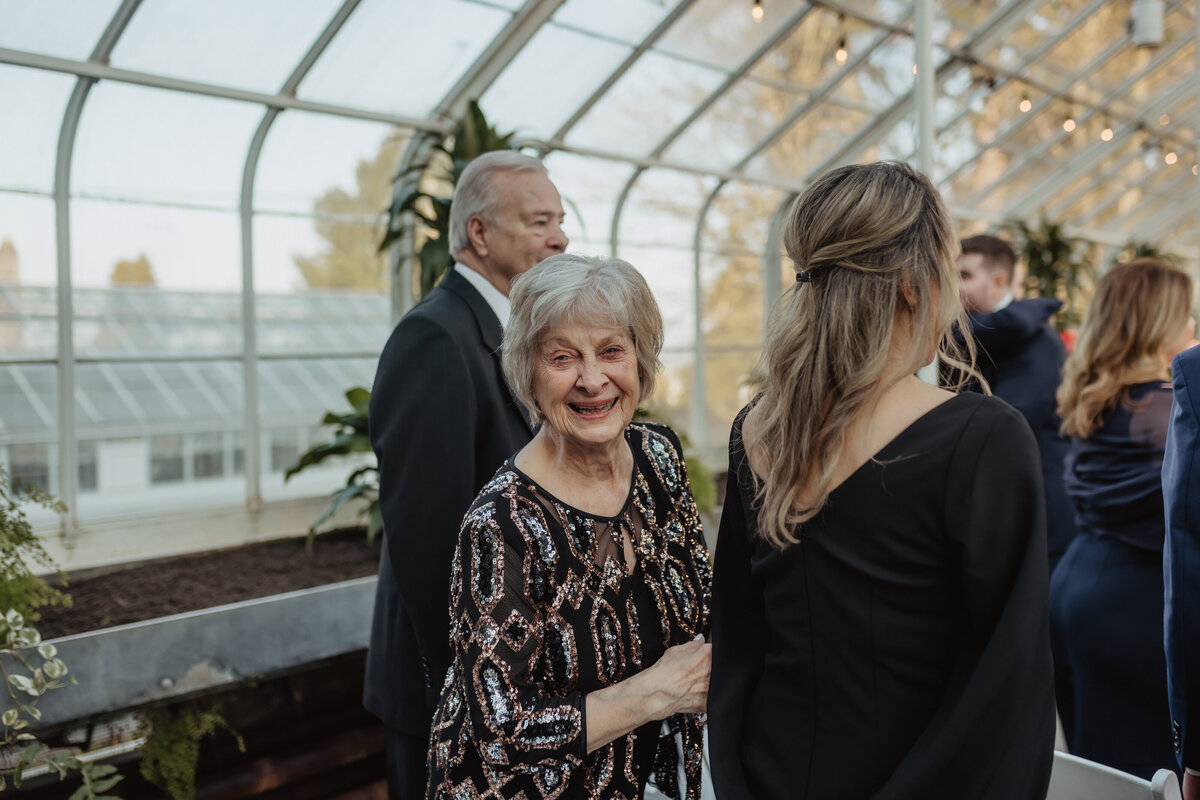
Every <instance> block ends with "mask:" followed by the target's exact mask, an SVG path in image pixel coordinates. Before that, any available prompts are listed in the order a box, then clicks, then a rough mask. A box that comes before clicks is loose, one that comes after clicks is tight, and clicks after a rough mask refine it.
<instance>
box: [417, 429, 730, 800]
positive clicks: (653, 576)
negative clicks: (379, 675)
mask: <svg viewBox="0 0 1200 800" xmlns="http://www.w3.org/2000/svg"><path fill="white" fill-rule="evenodd" d="M626 441H627V442H628V443H629V446H630V449H631V450H632V452H633V456H634V468H633V479H632V484H631V487H630V493H629V498H628V499H627V500H626V503H625V507H624V509H623V510H622V512H621V513H620V514H619V515H617V516H615V517H603V516H597V515H594V514H587V513H584V512H582V511H579V510H578V509H575V508H573V507H571V506H569V505H566V504H565V503H562V502H561V501H559V500H558V499H556V498H555V497H553V496H551V495H549V494H548V493H547V492H546V491H545V490H544V489H542V488H541V487H540V486H538V485H537V484H536V483H534V482H533V481H532V480H531V479H529V478H528V477H527V476H526V475H524V474H523V473H522V472H521V471H520V470H518V469H517V468H516V467H515V466H514V465H513V461H512V459H509V461H508V462H507V463H505V464H504V466H502V467H501V468H500V470H499V471H498V472H497V473H496V475H495V477H494V478H493V479H492V480H491V481H490V482H489V483H488V484H487V485H486V486H484V487H483V489H482V491H481V492H480V493H479V497H477V498H476V500H475V502H474V503H473V504H472V506H471V509H470V511H468V512H467V515H466V517H465V519H464V520H463V525H462V530H461V532H460V534H459V543H458V548H457V550H456V551H455V555H454V562H453V566H452V569H451V579H450V590H451V598H450V601H451V607H450V638H451V648H452V661H451V665H450V669H449V670H448V671H447V674H446V681H445V684H444V685H443V688H442V695H441V701H440V703H439V705H438V710H437V714H436V716H435V717H434V721H433V729H432V732H431V735H430V750H429V775H430V782H429V790H428V793H427V796H428V797H429V798H432V799H433V800H442V798H447V799H448V800H450V799H452V800H460V798H461V800H468V798H497V799H498V798H506V799H508V798H525V799H526V800H546V799H548V798H583V797H589V798H613V800H617V799H618V798H636V797H641V794H642V791H643V789H644V787H645V784H646V780H647V778H648V777H649V776H650V773H651V772H652V771H653V772H655V774H656V775H662V776H663V780H656V783H657V784H659V786H660V788H661V789H663V790H664V791H665V792H666V793H667V795H668V796H672V795H675V796H679V787H677V786H673V785H672V784H675V783H676V770H675V768H674V763H675V753H676V752H677V750H676V747H677V744H676V740H675V738H674V737H667V738H664V739H662V740H661V741H660V738H659V732H660V730H661V728H662V726H661V724H660V723H658V722H654V723H651V724H648V725H644V726H642V727H641V728H639V729H638V730H635V731H633V732H631V733H629V734H626V735H625V736H622V737H620V738H618V739H616V740H615V741H613V742H611V743H609V744H607V745H605V746H604V747H601V748H599V749H597V750H595V751H593V752H592V753H588V752H587V748H586V743H587V720H586V716H585V713H584V712H585V706H584V698H585V696H586V695H587V693H588V692H591V691H595V690H597V689H601V688H603V687H605V686H611V685H612V684H614V683H617V682H618V681H621V680H624V679H625V678H628V677H630V676H631V675H634V674H636V673H638V672H640V671H641V670H642V669H645V668H646V667H649V666H651V665H652V664H653V663H654V662H655V661H657V660H658V658H659V657H661V655H662V654H663V652H664V651H665V649H666V648H667V647H670V646H672V645H676V644H683V643H685V642H688V641H691V640H692V639H693V638H694V637H695V636H696V634H698V633H703V632H705V631H706V630H707V627H708V605H709V592H710V586H711V582H712V581H711V570H710V564H709V558H708V549H707V548H706V546H705V543H704V535H703V532H702V530H701V525H700V518H699V515H698V513H697V510H696V504H695V501H694V500H693V498H692V494H691V488H690V486H689V485H688V481H687V470H686V468H685V466H684V462H683V458H682V456H681V448H680V445H679V440H678V439H677V438H676V436H675V434H674V433H673V432H672V431H671V430H670V429H669V428H666V427H664V426H660V425H654V424H646V423H635V424H632V425H630V426H629V427H628V428H627V429H626ZM626 536H631V537H632V542H633V547H634V550H635V551H636V554H637V561H636V565H635V567H634V569H633V570H632V572H630V571H629V570H627V569H626V566H625V563H624V549H623V547H624V545H623V543H624V537H626ZM671 729H672V730H674V731H676V732H678V733H679V734H680V735H681V736H682V747H683V754H684V759H683V767H684V773H685V775H686V792H685V793H686V796H687V797H689V798H692V797H699V786H700V766H701V752H702V738H701V731H700V723H699V722H698V720H696V719H695V718H693V717H690V716H689V717H683V716H681V717H679V718H677V719H673V720H672V721H671ZM663 784H666V786H663Z"/></svg>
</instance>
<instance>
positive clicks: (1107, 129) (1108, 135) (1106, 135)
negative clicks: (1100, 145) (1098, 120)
mask: <svg viewBox="0 0 1200 800" xmlns="http://www.w3.org/2000/svg"><path fill="white" fill-rule="evenodd" d="M1112 138H1113V129H1112V122H1110V121H1109V120H1107V119H1106V120H1104V130H1102V131H1100V141H1102V142H1111V141H1112Z"/></svg>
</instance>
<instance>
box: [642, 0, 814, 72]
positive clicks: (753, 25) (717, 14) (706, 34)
mask: <svg viewBox="0 0 1200 800" xmlns="http://www.w3.org/2000/svg"><path fill="white" fill-rule="evenodd" d="M805 6H807V3H805V2H804V1H803V0H773V1H772V2H769V3H764V4H763V8H764V9H765V10H769V11H770V13H769V14H766V15H765V16H764V18H763V20H762V21H761V22H755V21H754V19H753V17H751V15H750V8H751V4H750V3H730V2H728V0H698V1H697V2H696V3H694V4H693V5H692V7H691V8H689V9H688V10H687V12H686V13H685V14H684V15H683V16H682V17H680V18H679V20H678V21H677V22H676V23H675V24H674V25H672V26H671V29H670V30H669V31H667V33H666V35H665V36H663V38H662V39H661V40H659V42H658V43H657V44H656V45H655V46H654V49H655V50H658V51H660V52H663V53H668V54H670V55H675V56H679V57H681V58H688V59H696V60H697V61H700V62H702V63H705V64H711V65H712V66H714V67H718V68H720V69H723V70H726V71H732V70H734V69H735V68H737V67H738V66H739V65H740V64H741V63H742V62H743V61H745V60H746V58H747V57H749V56H750V54H751V53H752V52H753V51H754V50H755V49H756V48H758V47H761V46H762V44H763V43H764V42H766V41H767V39H768V38H770V37H771V36H772V35H774V34H775V33H776V32H777V31H778V30H779V26H780V25H783V24H784V23H785V22H786V21H787V20H788V19H790V18H791V17H792V16H793V15H794V14H795V13H796V12H797V11H799V10H801V9H803V8H804V7H805Z"/></svg>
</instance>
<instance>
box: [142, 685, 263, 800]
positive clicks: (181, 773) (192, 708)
mask: <svg viewBox="0 0 1200 800" xmlns="http://www.w3.org/2000/svg"><path fill="white" fill-rule="evenodd" d="M142 721H143V725H144V726H145V727H146V728H148V729H149V735H148V736H147V737H146V744H145V745H144V746H143V747H142V761H141V772H142V777H144V778H145V779H146V780H148V781H150V783H152V784H154V785H155V786H157V787H158V788H160V789H162V790H163V791H164V792H166V793H167V794H169V795H170V796H171V797H172V798H173V799H174V800H193V798H194V797H195V796H196V764H197V762H198V761H199V759H200V741H201V740H202V739H206V738H209V737H212V736H214V735H216V733H217V732H218V731H220V730H225V731H227V732H228V733H230V734H231V735H232V736H233V737H234V739H235V740H236V741H237V746H238V749H239V750H241V751H242V752H243V753H244V752H246V743H245V742H244V741H243V740H242V737H241V736H240V735H239V734H238V732H237V731H235V730H234V729H233V728H231V727H230V726H229V723H228V722H226V721H225V717H223V716H222V715H221V712H220V710H219V708H218V707H217V706H216V705H210V706H207V707H201V706H200V705H198V704H194V703H191V704H186V705H183V706H177V707H174V708H165V707H164V708H156V709H153V710H151V711H148V712H146V714H145V716H144V717H143V720H142Z"/></svg>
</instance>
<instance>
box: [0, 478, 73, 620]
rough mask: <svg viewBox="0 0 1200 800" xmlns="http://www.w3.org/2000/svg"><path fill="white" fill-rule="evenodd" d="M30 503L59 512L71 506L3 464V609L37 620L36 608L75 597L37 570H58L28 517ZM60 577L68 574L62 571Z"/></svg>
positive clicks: (0, 549)
mask: <svg viewBox="0 0 1200 800" xmlns="http://www.w3.org/2000/svg"><path fill="white" fill-rule="evenodd" d="M26 504H29V505H35V506H40V507H42V508H44V509H47V510H48V511H53V512H55V513H56V514H65V513H66V511H67V507H66V506H65V505H63V504H62V503H61V502H60V501H59V500H57V499H56V498H55V497H54V496H53V495H51V494H49V493H48V492H44V491H42V490H40V489H38V488H37V487H35V486H31V485H28V484H25V483H23V482H21V481H20V480H13V479H12V477H11V475H10V474H9V472H8V471H7V470H6V469H5V468H4V467H3V466H0V610H2V609H13V610H15V611H16V612H17V613H19V614H20V615H21V616H22V617H24V618H25V619H29V620H33V621H36V620H37V619H38V615H37V611H36V609H38V608H40V607H42V606H69V605H70V604H71V598H70V597H69V596H67V595H66V594H64V593H63V592H61V591H59V590H58V589H56V588H54V587H53V586H51V585H49V584H48V583H46V581H45V580H44V579H43V578H41V577H39V576H38V575H36V574H35V573H34V570H35V569H38V570H41V571H49V570H53V569H54V561H53V560H52V559H51V558H50V555H49V554H48V553H47V552H46V548H45V547H43V546H42V543H41V541H39V540H38V537H37V535H36V534H35V533H34V532H33V526H32V525H30V524H29V519H28V518H27V517H26V516H25V508H24V506H25V505H26ZM58 577H59V580H60V581H62V582H63V583H65V582H66V576H65V575H64V574H63V573H62V572H61V571H59V572H58Z"/></svg>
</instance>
